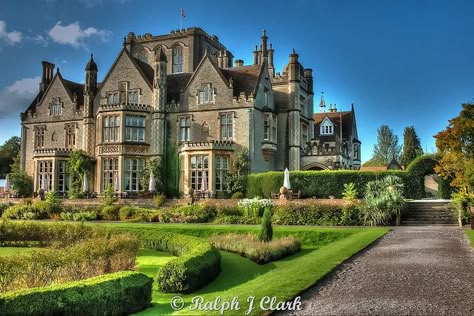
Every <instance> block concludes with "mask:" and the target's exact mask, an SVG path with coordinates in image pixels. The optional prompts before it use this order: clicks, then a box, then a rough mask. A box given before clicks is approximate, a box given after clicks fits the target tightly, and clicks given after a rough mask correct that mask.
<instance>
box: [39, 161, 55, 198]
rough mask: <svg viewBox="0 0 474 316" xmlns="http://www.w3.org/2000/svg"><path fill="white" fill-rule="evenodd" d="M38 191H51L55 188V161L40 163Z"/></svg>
mask: <svg viewBox="0 0 474 316" xmlns="http://www.w3.org/2000/svg"><path fill="white" fill-rule="evenodd" d="M38 185H39V186H38V189H43V190H44V191H50V190H51V189H52V187H53V161H51V160H39V161H38Z"/></svg>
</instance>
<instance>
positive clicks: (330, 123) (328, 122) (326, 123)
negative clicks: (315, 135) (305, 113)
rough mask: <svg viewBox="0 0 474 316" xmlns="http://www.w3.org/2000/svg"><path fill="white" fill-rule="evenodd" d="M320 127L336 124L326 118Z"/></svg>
mask: <svg viewBox="0 0 474 316" xmlns="http://www.w3.org/2000/svg"><path fill="white" fill-rule="evenodd" d="M319 125H320V126H334V123H333V122H332V121H331V120H330V119H329V117H327V116H326V117H325V118H324V119H323V121H322V122H321V123H320V124H319Z"/></svg>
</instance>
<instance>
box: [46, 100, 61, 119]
mask: <svg viewBox="0 0 474 316" xmlns="http://www.w3.org/2000/svg"><path fill="white" fill-rule="evenodd" d="M62 113H63V103H62V102H61V99H60V98H53V102H51V103H50V104H49V115H50V116H58V115H61V114H62Z"/></svg>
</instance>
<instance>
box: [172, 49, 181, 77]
mask: <svg viewBox="0 0 474 316" xmlns="http://www.w3.org/2000/svg"><path fill="white" fill-rule="evenodd" d="M183 64H184V58H183V46H181V45H176V46H175V47H173V73H174V74H175V73H179V72H183Z"/></svg>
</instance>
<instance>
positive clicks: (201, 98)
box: [198, 83, 214, 104]
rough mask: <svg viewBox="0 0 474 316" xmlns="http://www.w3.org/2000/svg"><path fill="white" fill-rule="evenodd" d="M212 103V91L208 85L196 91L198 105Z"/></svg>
mask: <svg viewBox="0 0 474 316" xmlns="http://www.w3.org/2000/svg"><path fill="white" fill-rule="evenodd" d="M209 103H214V89H212V88H211V84H210V83H206V84H203V85H202V86H201V90H198V104H209Z"/></svg>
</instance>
